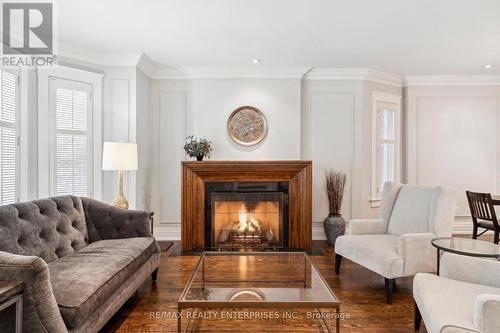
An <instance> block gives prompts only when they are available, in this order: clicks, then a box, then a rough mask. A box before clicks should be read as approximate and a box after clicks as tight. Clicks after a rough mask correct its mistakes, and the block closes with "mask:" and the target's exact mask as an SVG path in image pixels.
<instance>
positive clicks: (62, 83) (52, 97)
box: [49, 77, 94, 197]
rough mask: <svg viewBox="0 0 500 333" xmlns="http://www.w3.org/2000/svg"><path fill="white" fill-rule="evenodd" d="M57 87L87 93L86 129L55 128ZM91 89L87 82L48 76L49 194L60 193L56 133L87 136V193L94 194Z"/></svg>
mask: <svg viewBox="0 0 500 333" xmlns="http://www.w3.org/2000/svg"><path fill="white" fill-rule="evenodd" d="M57 88H66V89H71V90H80V91H85V92H87V93H88V96H87V99H88V100H87V107H88V110H87V130H86V131H82V130H74V129H58V128H57V110H56V100H57V99H56V91H57ZM92 98H93V91H92V85H91V84H89V83H87V82H81V81H75V80H70V79H64V78H60V77H50V78H49V104H50V106H49V112H50V129H51V130H50V136H51V144H52V147H51V149H50V161H51V163H50V175H51V178H50V195H51V196H55V195H60V194H59V193H57V135H58V134H68V135H82V134H85V135H86V136H87V140H88V141H87V152H88V161H87V168H88V169H87V170H88V178H87V195H88V196H89V197H93V195H94V184H93V183H94V182H93V179H94V149H93V140H92V138H93V132H94V128H93V117H94V115H93V114H94V112H93V105H92Z"/></svg>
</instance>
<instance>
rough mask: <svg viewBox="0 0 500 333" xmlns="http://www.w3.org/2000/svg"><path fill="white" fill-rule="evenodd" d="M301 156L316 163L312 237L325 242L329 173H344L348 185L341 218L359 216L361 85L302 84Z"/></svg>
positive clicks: (311, 82)
mask: <svg viewBox="0 0 500 333" xmlns="http://www.w3.org/2000/svg"><path fill="white" fill-rule="evenodd" d="M302 96H303V97H302V154H301V157H302V158H303V159H308V160H312V161H313V209H312V211H313V237H314V238H316V239H318V238H324V232H323V220H324V219H325V217H327V216H328V201H327V198H326V194H325V191H324V175H325V171H326V170H327V169H330V168H333V169H336V170H342V171H344V172H345V173H346V174H347V184H346V190H345V193H344V202H343V204H342V208H341V212H342V215H343V216H344V217H345V218H346V219H347V220H348V219H350V218H351V217H352V216H353V215H357V211H356V210H357V209H358V207H359V206H358V205H353V196H355V195H357V187H356V186H355V182H356V181H357V180H358V179H359V177H358V176H357V174H356V167H355V164H356V163H355V154H356V152H355V148H356V142H355V132H359V128H360V126H361V123H360V122H359V120H360V117H359V116H360V115H361V114H362V104H361V103H360V102H361V100H362V96H363V84H362V81H335V80H305V81H304V82H303V83H302Z"/></svg>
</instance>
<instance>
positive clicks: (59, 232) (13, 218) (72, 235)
mask: <svg viewBox="0 0 500 333" xmlns="http://www.w3.org/2000/svg"><path fill="white" fill-rule="evenodd" d="M87 245H88V231H87V225H86V223H85V214H84V211H83V207H82V201H81V199H80V198H78V197H75V196H61V197H54V198H50V199H41V200H35V201H30V202H23V203H18V204H12V205H6V206H0V251H4V252H10V253H14V254H21V255H31V256H38V257H41V258H42V259H43V260H45V261H46V262H47V263H49V262H52V261H54V260H57V259H58V258H61V257H64V256H66V255H68V254H71V253H74V252H75V251H78V250H79V249H81V248H83V247H85V246H87Z"/></svg>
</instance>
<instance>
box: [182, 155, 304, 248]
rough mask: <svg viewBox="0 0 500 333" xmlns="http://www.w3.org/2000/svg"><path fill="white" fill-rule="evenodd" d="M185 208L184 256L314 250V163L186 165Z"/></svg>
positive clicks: (215, 163)
mask: <svg viewBox="0 0 500 333" xmlns="http://www.w3.org/2000/svg"><path fill="white" fill-rule="evenodd" d="M212 200H213V202H212ZM181 204H182V210H181V244H182V251H183V252H187V253H190V252H192V251H195V252H199V251H203V250H206V249H218V250H225V249H233V248H234V247H235V248H237V249H241V248H245V247H250V248H272V249H274V248H277V249H280V248H283V249H290V250H304V251H307V250H310V249H311V239H312V237H311V236H312V235H311V234H312V163H311V161H200V162H198V161H184V162H182V198H181ZM216 206H217V207H216ZM276 208H278V209H276ZM212 213H213V214H215V215H212ZM240 213H241V223H240ZM224 215H225V217H222V216H224ZM217 217H220V219H221V220H222V221H224V222H219V223H213V224H212V218H214V221H215V220H217V219H216V218H217ZM252 219H253V223H252ZM256 219H258V220H260V221H256ZM256 224H259V226H258V227H257V226H256ZM259 227H260V229H259ZM224 230H226V232H224V235H222V238H221V233H222V231H224ZM235 244H236V245H235Z"/></svg>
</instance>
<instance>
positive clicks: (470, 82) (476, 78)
mask: <svg viewBox="0 0 500 333" xmlns="http://www.w3.org/2000/svg"><path fill="white" fill-rule="evenodd" d="M404 79H405V86H497V85H500V75H410V76H405V78H404Z"/></svg>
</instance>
